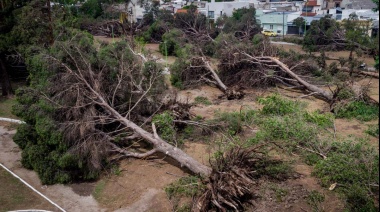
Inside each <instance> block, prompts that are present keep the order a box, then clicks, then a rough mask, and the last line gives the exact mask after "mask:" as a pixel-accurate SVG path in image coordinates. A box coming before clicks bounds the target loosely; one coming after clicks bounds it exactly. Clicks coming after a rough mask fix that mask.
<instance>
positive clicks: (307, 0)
mask: <svg viewBox="0 0 380 212" xmlns="http://www.w3.org/2000/svg"><path fill="white" fill-rule="evenodd" d="M308 2H309V0H306V3H305V8H306V10H305V11H306V15H305V31H304V32H303V36H305V35H306V24H307V3H308Z"/></svg>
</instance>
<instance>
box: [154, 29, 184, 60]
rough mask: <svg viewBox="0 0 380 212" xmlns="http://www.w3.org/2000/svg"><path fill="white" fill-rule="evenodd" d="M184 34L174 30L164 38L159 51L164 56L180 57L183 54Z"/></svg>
mask: <svg viewBox="0 0 380 212" xmlns="http://www.w3.org/2000/svg"><path fill="white" fill-rule="evenodd" d="M182 34H183V32H182V31H180V30H178V29H173V30H171V31H169V32H167V33H165V34H164V35H163V36H162V40H163V42H162V43H160V46H159V50H160V52H161V54H163V55H164V56H169V55H171V56H179V55H178V54H179V53H180V52H181V40H182V39H181V37H182Z"/></svg>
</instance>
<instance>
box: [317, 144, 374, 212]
mask: <svg viewBox="0 0 380 212" xmlns="http://www.w3.org/2000/svg"><path fill="white" fill-rule="evenodd" d="M366 145H368V144H366V143H364V142H362V141H359V142H353V141H345V142H333V143H332V148H331V151H330V152H329V153H328V154H327V158H326V159H325V160H320V161H318V162H317V164H316V165H315V169H314V171H313V175H314V176H317V177H318V178H320V179H321V182H322V185H323V186H326V187H328V186H330V185H331V184H332V183H338V187H337V190H338V191H340V192H341V193H342V194H343V195H344V196H345V197H346V199H347V206H348V207H349V209H350V210H351V211H375V210H374V202H373V199H372V198H371V196H370V193H369V192H373V193H377V192H378V187H373V186H370V185H372V184H377V185H378V184H379V155H378V153H377V151H376V150H375V149H374V148H372V147H368V146H366Z"/></svg>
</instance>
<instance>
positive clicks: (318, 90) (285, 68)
mask: <svg viewBox="0 0 380 212" xmlns="http://www.w3.org/2000/svg"><path fill="white" fill-rule="evenodd" d="M271 60H272V61H273V62H275V63H276V64H277V65H278V66H280V68H281V70H283V71H284V72H286V73H287V74H289V75H290V76H291V77H292V78H293V79H295V80H297V81H298V82H299V83H300V84H302V85H303V86H305V87H306V88H307V89H308V90H310V91H312V92H316V93H318V94H320V95H321V96H323V97H324V98H325V99H326V100H328V101H332V100H333V94H332V93H330V92H328V91H325V90H323V89H322V88H319V87H317V86H315V85H312V84H310V83H308V82H306V81H305V80H303V79H301V78H300V77H299V76H298V75H297V74H295V73H294V72H293V71H291V70H290V69H289V68H288V66H287V65H285V64H284V63H283V62H281V61H280V60H278V59H276V58H274V57H271Z"/></svg>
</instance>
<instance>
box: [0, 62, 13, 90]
mask: <svg viewBox="0 0 380 212" xmlns="http://www.w3.org/2000/svg"><path fill="white" fill-rule="evenodd" d="M0 83H1V89H2V95H3V96H9V95H13V89H12V86H11V81H10V79H9V76H8V72H7V69H6V67H5V63H4V60H3V58H1V56H0Z"/></svg>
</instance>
